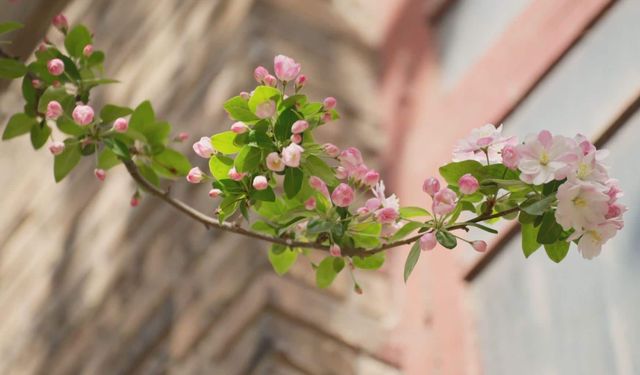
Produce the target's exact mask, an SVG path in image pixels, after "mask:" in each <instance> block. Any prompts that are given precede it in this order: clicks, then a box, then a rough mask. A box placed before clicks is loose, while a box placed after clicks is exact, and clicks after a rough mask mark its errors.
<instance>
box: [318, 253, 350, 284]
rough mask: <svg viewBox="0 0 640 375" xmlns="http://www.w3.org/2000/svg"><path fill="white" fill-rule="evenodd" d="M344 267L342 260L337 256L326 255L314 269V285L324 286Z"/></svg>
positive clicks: (331, 281)
mask: <svg viewBox="0 0 640 375" xmlns="http://www.w3.org/2000/svg"><path fill="white" fill-rule="evenodd" d="M343 268H344V260H343V259H342V258H338V257H331V256H329V257H326V258H324V259H323V260H322V262H320V264H319V265H318V269H316V285H317V286H318V288H326V287H328V286H329V285H331V283H333V280H334V279H335V278H336V276H338V273H340V271H342V269H343Z"/></svg>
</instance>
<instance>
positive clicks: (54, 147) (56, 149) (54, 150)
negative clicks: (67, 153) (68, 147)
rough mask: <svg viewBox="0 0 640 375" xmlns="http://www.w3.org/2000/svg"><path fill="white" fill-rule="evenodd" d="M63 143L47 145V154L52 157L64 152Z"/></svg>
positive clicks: (55, 142) (57, 142)
mask: <svg viewBox="0 0 640 375" xmlns="http://www.w3.org/2000/svg"><path fill="white" fill-rule="evenodd" d="M64 147H65V145H64V143H63V142H60V141H54V142H51V144H49V152H51V154H53V155H60V154H62V151H64Z"/></svg>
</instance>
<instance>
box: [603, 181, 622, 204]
mask: <svg viewBox="0 0 640 375" xmlns="http://www.w3.org/2000/svg"><path fill="white" fill-rule="evenodd" d="M605 186H606V189H607V191H606V194H607V196H608V197H609V202H610V203H613V202H615V201H616V200H617V199H618V198H621V197H622V196H623V193H622V190H621V189H620V185H618V180H616V179H615V178H610V179H609V180H607V181H606V182H605Z"/></svg>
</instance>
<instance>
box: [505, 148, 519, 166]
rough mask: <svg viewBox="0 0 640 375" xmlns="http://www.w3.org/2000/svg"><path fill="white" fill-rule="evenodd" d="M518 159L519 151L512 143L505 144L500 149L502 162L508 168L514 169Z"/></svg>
mask: <svg viewBox="0 0 640 375" xmlns="http://www.w3.org/2000/svg"><path fill="white" fill-rule="evenodd" d="M519 161H520V152H519V151H518V148H517V147H515V146H512V145H506V146H504V148H503V149H502V164H504V166H505V167H507V168H509V169H516V168H517V167H518V162H519Z"/></svg>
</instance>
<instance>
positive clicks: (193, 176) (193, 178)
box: [187, 167, 204, 184]
mask: <svg viewBox="0 0 640 375" xmlns="http://www.w3.org/2000/svg"><path fill="white" fill-rule="evenodd" d="M203 179H204V174H202V171H201V170H200V168H198V167H193V168H191V170H190V171H189V174H187V181H189V182H190V183H192V184H199V183H200V182H201V181H202V180H203Z"/></svg>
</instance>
